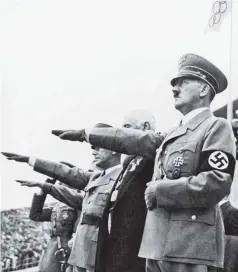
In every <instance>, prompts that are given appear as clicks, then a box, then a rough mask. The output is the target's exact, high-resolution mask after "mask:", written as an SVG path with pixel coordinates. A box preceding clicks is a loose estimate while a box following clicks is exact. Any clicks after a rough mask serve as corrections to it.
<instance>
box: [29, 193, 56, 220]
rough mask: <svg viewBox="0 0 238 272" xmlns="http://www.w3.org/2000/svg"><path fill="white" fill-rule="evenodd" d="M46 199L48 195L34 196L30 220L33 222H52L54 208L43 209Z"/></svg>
mask: <svg viewBox="0 0 238 272" xmlns="http://www.w3.org/2000/svg"><path fill="white" fill-rule="evenodd" d="M45 199H46V194H43V195H37V194H35V195H34V196H33V200H32V204H31V209H30V214H29V218H30V219H31V220H33V221H40V222H44V221H50V218H51V214H52V207H49V208H43V206H44V203H45Z"/></svg>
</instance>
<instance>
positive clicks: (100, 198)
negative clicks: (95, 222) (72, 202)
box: [95, 193, 109, 206]
mask: <svg viewBox="0 0 238 272" xmlns="http://www.w3.org/2000/svg"><path fill="white" fill-rule="evenodd" d="M108 196H109V193H98V194H97V196H96V201H95V204H96V205H99V206H105V205H106V201H107V198H108Z"/></svg>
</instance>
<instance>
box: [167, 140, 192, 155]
mask: <svg viewBox="0 0 238 272" xmlns="http://www.w3.org/2000/svg"><path fill="white" fill-rule="evenodd" d="M196 147H197V142H178V143H174V144H173V145H171V147H169V153H174V152H180V153H182V152H183V151H184V150H189V151H191V152H195V150H196Z"/></svg>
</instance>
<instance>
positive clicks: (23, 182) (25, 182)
mask: <svg viewBox="0 0 238 272" xmlns="http://www.w3.org/2000/svg"><path fill="white" fill-rule="evenodd" d="M16 182H18V183H20V185H21V186H26V187H39V188H42V186H43V184H44V182H40V181H33V180H19V179H17V180H16Z"/></svg>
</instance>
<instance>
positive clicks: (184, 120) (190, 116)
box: [182, 107, 209, 125]
mask: <svg viewBox="0 0 238 272" xmlns="http://www.w3.org/2000/svg"><path fill="white" fill-rule="evenodd" d="M207 109H209V108H208V107H202V108H198V109H195V110H192V111H190V112H189V113H187V114H185V115H184V116H183V118H182V125H185V124H187V123H188V122H189V121H190V120H191V119H193V118H194V117H195V116H196V115H198V114H199V113H201V112H203V111H205V110H207Z"/></svg>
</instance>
